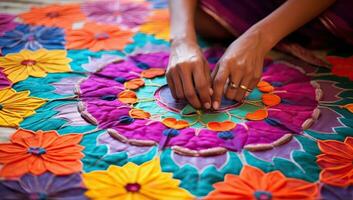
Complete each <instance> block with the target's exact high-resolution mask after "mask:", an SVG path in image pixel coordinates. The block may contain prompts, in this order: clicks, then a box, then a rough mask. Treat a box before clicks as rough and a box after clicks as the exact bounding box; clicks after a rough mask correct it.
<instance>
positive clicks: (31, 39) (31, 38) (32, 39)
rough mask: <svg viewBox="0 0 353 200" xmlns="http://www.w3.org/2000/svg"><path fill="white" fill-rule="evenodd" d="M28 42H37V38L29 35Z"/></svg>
mask: <svg viewBox="0 0 353 200" xmlns="http://www.w3.org/2000/svg"><path fill="white" fill-rule="evenodd" d="M27 40H28V41H34V40H35V37H34V35H32V34H31V35H29V36H28V37H27Z"/></svg>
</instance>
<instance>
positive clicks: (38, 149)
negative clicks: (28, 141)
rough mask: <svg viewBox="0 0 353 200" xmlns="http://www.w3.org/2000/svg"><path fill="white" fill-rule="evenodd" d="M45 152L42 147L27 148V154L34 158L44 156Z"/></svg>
mask: <svg viewBox="0 0 353 200" xmlns="http://www.w3.org/2000/svg"><path fill="white" fill-rule="evenodd" d="M46 152H47V151H46V150H45V149H44V148H42V147H29V148H28V153H31V154H33V155H36V156H40V155H42V154H45V153H46Z"/></svg>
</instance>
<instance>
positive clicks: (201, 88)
mask: <svg viewBox="0 0 353 200" xmlns="http://www.w3.org/2000/svg"><path fill="white" fill-rule="evenodd" d="M196 89H197V90H200V91H201V92H203V91H205V89H207V84H206V82H201V83H200V84H197V85H196Z"/></svg>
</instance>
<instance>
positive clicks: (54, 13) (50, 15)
mask: <svg viewBox="0 0 353 200" xmlns="http://www.w3.org/2000/svg"><path fill="white" fill-rule="evenodd" d="M46 15H47V17H49V18H56V17H59V13H58V12H48V13H47V14H46Z"/></svg>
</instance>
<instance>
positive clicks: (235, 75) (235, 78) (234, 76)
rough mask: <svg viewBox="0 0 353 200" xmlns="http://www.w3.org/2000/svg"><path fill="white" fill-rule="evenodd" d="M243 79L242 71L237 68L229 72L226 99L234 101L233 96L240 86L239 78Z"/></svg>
mask: <svg viewBox="0 0 353 200" xmlns="http://www.w3.org/2000/svg"><path fill="white" fill-rule="evenodd" d="M242 77H243V71H242V70H239V69H237V68H233V69H232V70H231V71H230V78H229V79H230V81H229V85H228V87H227V91H226V95H225V96H226V97H227V98H228V99H231V100H234V99H235V95H236V93H237V91H238V90H239V85H240V81H241V78H242ZM232 84H233V85H234V86H236V88H234V87H233V86H232Z"/></svg>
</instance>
